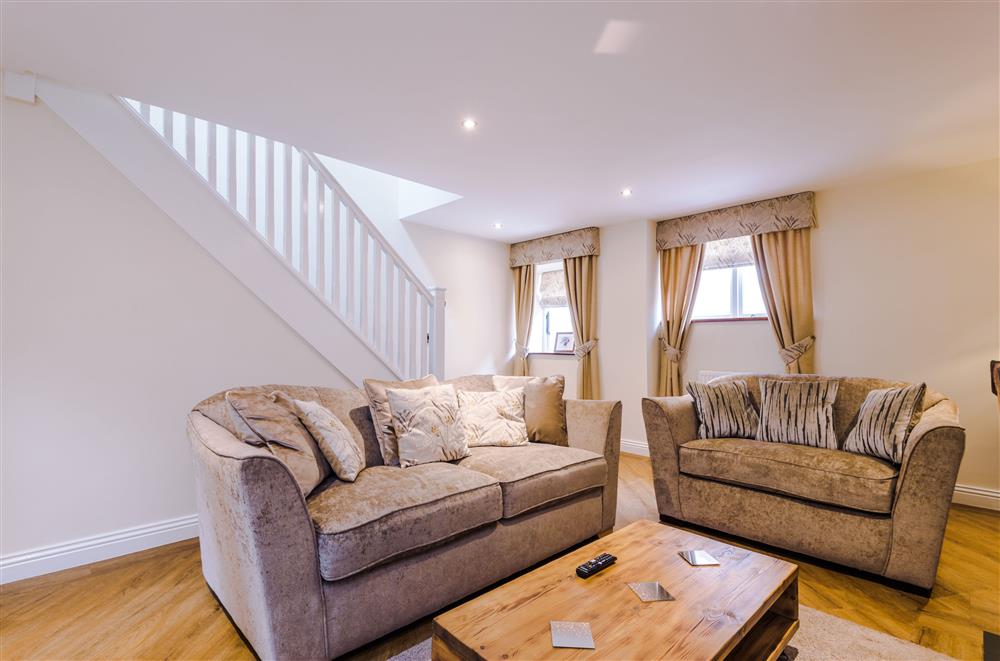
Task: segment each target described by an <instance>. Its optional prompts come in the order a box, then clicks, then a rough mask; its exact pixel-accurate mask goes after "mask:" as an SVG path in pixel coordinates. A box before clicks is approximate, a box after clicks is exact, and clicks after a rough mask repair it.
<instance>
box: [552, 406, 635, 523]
mask: <svg viewBox="0 0 1000 661" xmlns="http://www.w3.org/2000/svg"><path fill="white" fill-rule="evenodd" d="M565 405H566V428H567V430H568V436H569V441H568V442H569V447H571V448H580V449H582V450H589V451H590V452H593V453H594V454H600V455H603V456H604V463H605V465H606V466H607V470H608V481H607V483H606V484H605V485H604V489H603V501H604V526H603V528H602V530H611V529H612V528H614V526H615V514H616V512H617V511H618V458H619V455H620V453H621V444H622V403H621V402H616V401H610V400H598V399H590V400H586V399H567V400H566V403H565Z"/></svg>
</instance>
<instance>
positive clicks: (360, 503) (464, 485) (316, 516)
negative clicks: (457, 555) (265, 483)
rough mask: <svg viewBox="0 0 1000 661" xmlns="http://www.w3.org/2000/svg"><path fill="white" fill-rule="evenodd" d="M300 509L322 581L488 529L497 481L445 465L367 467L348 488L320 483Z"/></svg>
mask: <svg viewBox="0 0 1000 661" xmlns="http://www.w3.org/2000/svg"><path fill="white" fill-rule="evenodd" d="M306 505H307V507H308V508H309V516H310V517H311V518H312V521H313V526H314V527H315V528H316V538H317V540H316V541H317V546H318V551H319V566H320V573H321V574H322V576H323V578H324V579H326V580H328V581H336V580H339V579H342V578H345V577H347V576H350V575H352V574H356V573H358V572H360V571H363V570H365V569H368V568H369V567H373V566H375V565H378V564H380V563H382V562H385V561H387V560H389V559H391V558H395V557H397V556H399V555H402V554H405V553H409V552H411V551H414V550H417V549H420V548H423V547H426V546H429V545H432V544H436V543H438V542H441V541H444V540H447V539H449V538H451V537H455V536H456V535H459V534H461V533H463V532H466V531H468V530H472V529H473V528H478V527H479V526H482V525H485V524H488V523H493V522H495V521H498V520H499V519H500V517H501V514H502V513H503V505H502V501H501V495H500V486H499V485H498V484H497V480H496V479H494V478H492V477H490V476H488V475H486V474H484V473H477V472H475V471H471V470H467V469H465V468H462V467H460V466H455V465H453V464H448V463H432V464H420V465H418V466H411V467H409V468H400V467H398V466H372V467H369V468H366V469H365V470H363V471H361V473H359V474H358V477H357V479H356V480H355V481H354V482H341V481H339V480H336V479H331V480H328V481H327V482H325V483H324V484H321V485H320V486H319V487H318V488H317V489H316V491H314V492H313V494H312V495H311V496H310V497H309V499H308V500H307V501H306Z"/></svg>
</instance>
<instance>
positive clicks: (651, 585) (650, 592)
mask: <svg viewBox="0 0 1000 661" xmlns="http://www.w3.org/2000/svg"><path fill="white" fill-rule="evenodd" d="M628 586H629V587H630V588H632V592H635V594H636V596H638V597H639V598H640V599H642V600H643V601H673V600H674V595H672V594H670V593H669V592H667V591H666V590H665V589H664V587H663V586H662V585H660V583H659V581H646V582H644V583H629V584H628Z"/></svg>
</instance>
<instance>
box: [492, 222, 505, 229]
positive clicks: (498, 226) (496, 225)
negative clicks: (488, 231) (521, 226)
mask: <svg viewBox="0 0 1000 661" xmlns="http://www.w3.org/2000/svg"><path fill="white" fill-rule="evenodd" d="M493 229H495V230H502V229H503V223H493Z"/></svg>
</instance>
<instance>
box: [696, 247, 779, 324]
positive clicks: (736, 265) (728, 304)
mask: <svg viewBox="0 0 1000 661" xmlns="http://www.w3.org/2000/svg"><path fill="white" fill-rule="evenodd" d="M766 317H767V309H766V308H765V307H764V298H763V296H761V293H760V282H759V281H758V280H757V267H756V266H754V261H753V248H752V247H751V245H750V237H749V236H741V237H737V238H734V239H721V240H719V241H709V242H708V243H706V244H705V261H704V263H703V264H702V268H701V280H700V281H699V283H698V292H697V293H696V294H695V299H694V312H693V314H692V319H738V318H761V319H763V318H766Z"/></svg>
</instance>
